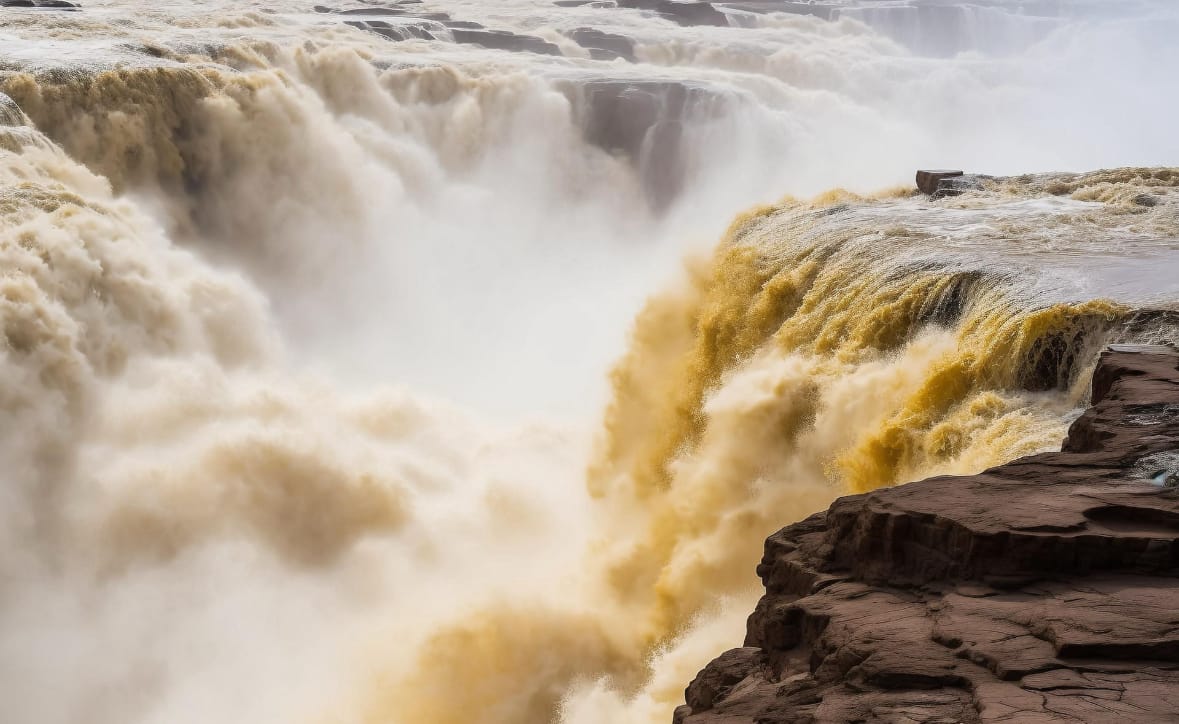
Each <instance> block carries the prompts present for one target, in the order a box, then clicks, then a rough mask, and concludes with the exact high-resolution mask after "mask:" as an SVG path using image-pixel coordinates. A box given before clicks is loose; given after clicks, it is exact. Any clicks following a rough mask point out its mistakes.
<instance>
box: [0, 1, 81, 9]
mask: <svg viewBox="0 0 1179 724" xmlns="http://www.w3.org/2000/svg"><path fill="white" fill-rule="evenodd" d="M0 7H3V8H33V9H40V10H81V9H82V8H81V6H79V5H77V4H76V3H72V2H67V0H0Z"/></svg>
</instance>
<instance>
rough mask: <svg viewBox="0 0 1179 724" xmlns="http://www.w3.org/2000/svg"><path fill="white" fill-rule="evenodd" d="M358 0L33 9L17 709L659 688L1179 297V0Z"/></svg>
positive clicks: (635, 699)
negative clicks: (919, 482)
mask: <svg viewBox="0 0 1179 724" xmlns="http://www.w3.org/2000/svg"><path fill="white" fill-rule="evenodd" d="M323 2H324V3H328V5H326V6H319V7H314V6H313V5H312V3H310V2H307V3H304V2H297V1H296V0H251V1H250V2H229V0H210V1H208V2H183V3H181V2H163V1H161V2H153V3H140V2H136V1H135V0H93V1H92V2H88V3H85V4H84V7H82V8H80V9H78V10H75V11H65V10H57V9H37V8H15V7H2V8H0V50H2V51H3V52H2V53H0V92H2V93H3V94H4V95H3V96H0V100H2V101H3V103H2V104H0V217H2V220H3V223H2V224H0V255H2V269H3V271H2V273H0V328H2V330H3V334H4V345H3V346H2V347H0V355H2V356H0V414H2V415H3V430H4V433H3V435H2V436H0V450H2V452H3V455H4V462H5V465H4V473H3V478H2V485H0V577H2V580H3V582H4V583H3V586H2V587H0V698H2V699H3V701H4V702H5V703H4V707H5V715H4V718H5V721H10V722H13V723H14V724H66V723H72V722H78V721H86V722H90V723H92V724H165V723H166V724H182V723H185V722H192V723H194V724H195V723H198V722H199V723H202V724H204V723H206V722H227V723H228V722H242V723H245V722H250V723H251V724H255V723H258V722H283V723H287V722H291V723H295V722H307V723H310V724H323V723H327V722H333V723H335V722H338V723H351V722H371V723H374V724H375V723H378V722H380V723H382V724H384V723H389V724H449V723H452V722H453V723H455V724H458V723H460V722H461V723H464V724H470V723H471V722H480V723H487V724H508V723H512V724H515V723H519V722H525V723H534V722H535V723H538V724H539V723H544V722H550V721H560V722H564V723H565V724H602V723H610V724H613V723H618V724H647V723H649V722H668V721H670V718H671V712H672V710H673V709H674V708H675V706H676V705H677V704H679V703H681V701H682V696H683V694H682V692H683V687H684V685H685V684H686V683H687V682H688V681H689V680H690V679H691V678H692V676H693V675H694V674H695V672H696V671H697V670H698V669H699V668H700V667H701V666H702V665H703V664H704V663H706V662H707V661H708V660H709V659H711V658H712V656H713V655H715V653H716V652H717V651H720V650H723V649H725V648H728V647H729V645H730V644H731V643H733V642H739V641H740V639H741V635H742V630H743V617H744V614H745V612H746V611H748V610H750V609H751V608H752V602H753V601H754V600H756V598H757V595H758V591H757V589H756V585H757V579H756V578H755V576H754V575H753V568H754V565H755V564H756V562H757V559H758V557H759V555H760V549H761V545H762V541H763V539H764V538H765V537H766V535H767V534H769V533H771V532H773V531H774V530H776V529H777V528H778V527H780V526H781V525H783V524H785V523H788V522H791V521H795V520H798V519H800V518H802V517H804V516H806V515H808V514H810V513H812V512H814V511H816V510H818V509H820V508H822V507H824V506H826V505H827V504H829V503H830V502H831V500H832V499H834V498H835V497H838V496H839V495H842V494H844V493H847V492H849V491H862V490H868V489H871V488H874V487H879V486H884V485H891V484H896V483H902V482H906V481H910V480H914V479H919V478H922V477H926V476H929V475H933V474H940V473H971V472H976V471H979V470H982V469H985V468H986V467H988V466H991V465H995V464H998V463H1001V462H1004V461H1007V460H1010V459H1013V458H1015V457H1018V456H1021V455H1026V454H1030V453H1034V452H1037V451H1042V450H1047V449H1051V448H1053V447H1056V446H1059V444H1060V440H1061V438H1062V437H1063V435H1064V431H1065V428H1066V426H1067V424H1068V422H1069V421H1070V419H1071V417H1072V416H1073V415H1075V414H1076V410H1077V409H1078V408H1079V407H1080V406H1082V405H1083V404H1084V403H1085V400H1086V396H1087V394H1088V383H1089V373H1090V370H1091V366H1092V364H1093V361H1094V359H1095V355H1096V352H1097V351H1098V350H1099V349H1100V348H1101V346H1102V345H1103V344H1105V343H1107V342H1110V341H1118V340H1122V341H1129V340H1138V341H1165V340H1171V341H1174V340H1175V339H1176V329H1177V327H1179V321H1177V320H1179V311H1177V310H1179V273H1176V272H1177V271H1179V241H1176V240H1177V239H1179V171H1176V170H1171V169H1168V168H1165V167H1162V166H1165V165H1170V166H1179V136H1177V135H1176V134H1175V132H1174V118H1175V115H1176V112H1177V111H1179V101H1177V100H1176V99H1177V98H1179V80H1177V79H1176V78H1175V76H1174V69H1175V68H1177V67H1179V46H1177V45H1176V44H1175V43H1174V40H1173V39H1174V38H1176V37H1179V9H1176V8H1175V7H1174V5H1173V3H1171V2H1169V1H1167V0H1157V2H1150V1H1148V0H1141V1H1131V0H1127V1H1126V2H1099V1H1098V0H1091V1H1087V2H1068V3H1066V2H1052V1H1050V0H1043V1H1041V2H1019V3H1017V2H1006V1H1000V0H991V1H989V2H983V1H982V0H980V1H979V2H976V3H974V4H966V3H959V2H952V1H950V0H947V1H946V2H940V3H923V2H917V1H916V0H914V1H913V2H906V1H904V0H896V1H893V0H887V1H885V0H845V1H840V2H835V1H832V2H828V3H820V4H818V5H816V4H813V3H809V4H808V3H787V2H769V1H768V0H746V1H744V2H732V3H718V4H715V5H698V6H694V7H696V8H697V11H694V12H697V15H693V16H691V18H689V19H687V20H685V17H681V16H678V15H677V13H679V12H687V11H682V10H681V9H680V7H679V6H672V7H663V9H662V11H660V12H656V11H655V10H653V9H652V8H654V7H656V5H657V4H649V3H634V2H623V3H618V4H621V5H622V6H623V7H617V6H616V3H614V2H612V1H610V0H606V1H602V2H599V1H596V0H595V1H593V2H587V3H577V2H561V3H556V4H554V3H551V2H548V1H547V0H506V1H504V2H495V3H491V2H479V1H477V0H437V1H436V0H426V2H425V3H424V4H412V3H408V0H406V1H405V2H403V3H401V4H396V3H394V2H388V3H382V2H377V1H376V0H371V1H370V0H357V2H354V3H353V2H345V1H344V0H338V2H337V0H323ZM700 8H710V9H711V12H712V13H715V15H713V14H707V13H705V14H703V15H700V14H699V13H700V12H703V11H701V10H699V9H700ZM699 18H703V19H704V21H701V22H697V20H698V19H699ZM944 164H953V165H958V166H964V167H967V168H969V169H971V170H974V171H978V172H983V173H991V174H997V175H1004V174H1006V176H1004V177H1003V178H997V179H991V180H986V181H984V182H982V183H981V184H980V187H979V188H978V189H977V190H975V191H972V192H970V193H967V194H964V195H962V196H960V197H955V198H950V199H943V200H940V201H937V202H931V201H929V200H927V199H925V198H924V197H916V196H914V195H912V194H911V193H910V191H909V186H908V182H909V179H910V178H911V174H912V171H913V169H914V168H916V167H917V166H921V165H934V166H937V165H944ZM1115 167H1116V168H1117V169H1118V170H1111V171H1097V172H1091V173H1078V172H1082V171H1088V170H1091V169H1098V168H1115ZM1038 169H1040V170H1051V171H1053V173H1045V174H1040V175H1032V176H1011V175H1010V174H1019V173H1023V172H1025V171H1030V170H1038ZM831 189H835V190H831ZM734 217H735V218H734ZM726 229H727V231H726ZM718 239H719V240H720V241H719V245H718V244H717V240H718Z"/></svg>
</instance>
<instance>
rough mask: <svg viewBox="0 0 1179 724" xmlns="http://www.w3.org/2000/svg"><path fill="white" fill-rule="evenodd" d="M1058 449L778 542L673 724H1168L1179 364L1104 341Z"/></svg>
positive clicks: (1174, 702) (858, 502) (1174, 699)
mask: <svg viewBox="0 0 1179 724" xmlns="http://www.w3.org/2000/svg"><path fill="white" fill-rule="evenodd" d="M1092 404H1093V406H1092V407H1091V408H1090V409H1089V410H1088V411H1086V412H1085V413H1084V414H1083V415H1082V416H1081V417H1079V418H1078V419H1077V420H1076V421H1075V422H1074V423H1073V425H1072V427H1071V428H1070V430H1069V435H1068V438H1067V440H1066V441H1065V443H1064V446H1063V449H1062V451H1061V452H1059V453H1048V454H1042V455H1036V456H1032V457H1028V458H1024V459H1021V460H1016V461H1014V462H1012V463H1009V464H1007V465H1002V466H1000V467H997V468H993V469H991V470H988V471H985V472H983V473H980V474H978V475H974V476H969V477H956V478H955V477H942V478H933V479H930V480H925V481H922V482H918V483H912V484H909V485H903V486H899V487H896V488H891V489H886V490H880V491H876V492H873V493H869V494H865V495H858V496H852V497H847V498H842V499H840V500H838V501H836V502H835V503H834V504H833V505H832V506H831V508H830V509H829V510H828V511H826V512H824V513H819V514H817V515H815V516H812V517H811V518H808V519H807V520H805V521H802V522H800V523H796V524H794V525H792V526H789V527H787V528H785V529H783V530H781V531H779V532H778V533H775V534H774V535H773V536H771V537H770V538H769V539H768V540H767V541H766V547H765V556H764V558H763V560H762V562H761V564H760V565H759V566H758V568H757V572H758V575H760V576H761V578H762V582H763V583H764V584H765V587H766V595H765V596H764V597H763V598H762V599H761V601H760V602H759V603H758V606H757V609H756V610H755V611H754V613H753V615H752V616H750V618H749V622H748V630H747V636H746V640H745V646H744V647H743V648H740V649H734V650H733V651H730V652H728V653H726V654H724V655H722V656H721V657H719V658H718V659H716V660H715V661H713V662H712V663H711V664H709V665H708V666H707V667H706V668H705V669H704V670H703V671H702V672H701V673H700V674H699V675H698V676H697V678H696V679H695V680H694V681H693V682H692V683H691V685H690V686H689V687H688V689H687V692H686V701H687V704H686V705H685V706H682V707H680V708H679V709H678V710H677V711H676V715H675V721H676V722H677V724H708V723H710V722H742V723H748V724H753V723H755V722H757V723H759V724H761V723H769V722H1021V723H1023V722H1116V721H1134V722H1174V721H1177V720H1179V489H1176V488H1175V487H1174V483H1172V482H1171V481H1172V480H1173V478H1172V477H1171V476H1172V475H1179V469H1176V470H1171V469H1170V466H1173V465H1179V414H1176V411H1177V410H1179V354H1176V352H1175V351H1174V350H1173V349H1171V348H1169V347H1124V346H1122V347H1113V348H1110V349H1109V350H1107V351H1106V352H1105V353H1103V355H1102V357H1101V360H1100V362H1099V364H1098V367H1097V369H1096V371H1095V374H1094V379H1093V403H1092Z"/></svg>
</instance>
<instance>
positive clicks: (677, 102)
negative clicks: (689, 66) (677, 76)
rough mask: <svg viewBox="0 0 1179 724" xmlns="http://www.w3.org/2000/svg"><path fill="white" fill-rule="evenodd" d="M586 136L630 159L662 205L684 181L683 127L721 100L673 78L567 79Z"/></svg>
mask: <svg viewBox="0 0 1179 724" xmlns="http://www.w3.org/2000/svg"><path fill="white" fill-rule="evenodd" d="M566 92H567V93H568V94H569V96H570V99H571V100H572V102H573V104H574V107H575V109H576V112H577V115H578V117H579V118H580V119H581V123H582V128H583V130H584V133H585V137H586V140H587V141H589V142H590V143H592V144H594V145H596V146H598V147H600V148H602V149H605V150H607V151H610V152H612V153H618V154H621V155H623V156H625V157H626V158H628V159H630V160H631V162H632V163H633V164H634V165H635V167H636V168H637V170H638V172H639V176H640V179H641V180H642V183H643V189H644V191H645V193H646V195H647V199H648V201H649V202H650V204H651V206H652V208H654V209H656V210H663V209H665V208H666V207H667V206H668V205H669V204H671V202H672V201H673V200H674V199H675V198H676V196H677V195H678V194H679V193H680V191H681V190H682V187H683V183H684V175H685V173H686V170H685V160H686V157H687V154H688V150H689V149H687V148H686V147H685V145H686V143H685V139H684V126H685V124H686V123H689V122H691V121H693V120H703V119H707V118H708V117H709V116H710V114H712V113H715V112H717V110H718V108H719V104H721V103H723V99H721V98H720V97H719V96H718V95H717V93H716V92H715V91H714V90H712V89H710V88H708V87H705V86H697V85H692V84H687V83H681V82H677V81H661V80H651V81H624V80H613V79H595V80H587V81H577V82H575V83H570V84H569V86H568V87H567V90H566Z"/></svg>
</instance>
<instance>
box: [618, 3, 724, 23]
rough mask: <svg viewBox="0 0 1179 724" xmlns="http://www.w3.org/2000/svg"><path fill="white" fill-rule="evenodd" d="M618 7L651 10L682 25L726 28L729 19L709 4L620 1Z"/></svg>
mask: <svg viewBox="0 0 1179 724" xmlns="http://www.w3.org/2000/svg"><path fill="white" fill-rule="evenodd" d="M618 7H620V8H631V9H635V10H649V11H651V12H655V13H658V14H659V15H660V16H662V17H664V18H666V19H668V20H671V21H672V22H675V23H678V24H680V25H686V26H693V25H714V26H719V27H725V26H727V25H728V24H729V18H728V16H727V15H725V14H724V13H723V12H721V11H720V10H717V9H716V8H715V7H713V5H712V3H707V2H677V1H676V0H618Z"/></svg>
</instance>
